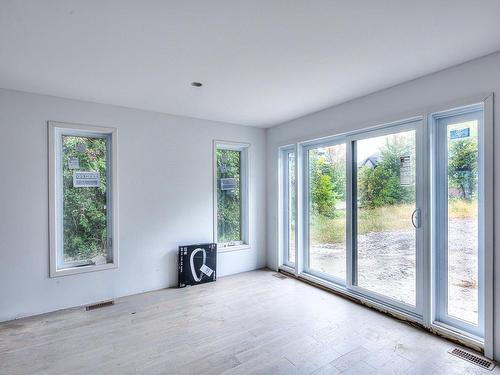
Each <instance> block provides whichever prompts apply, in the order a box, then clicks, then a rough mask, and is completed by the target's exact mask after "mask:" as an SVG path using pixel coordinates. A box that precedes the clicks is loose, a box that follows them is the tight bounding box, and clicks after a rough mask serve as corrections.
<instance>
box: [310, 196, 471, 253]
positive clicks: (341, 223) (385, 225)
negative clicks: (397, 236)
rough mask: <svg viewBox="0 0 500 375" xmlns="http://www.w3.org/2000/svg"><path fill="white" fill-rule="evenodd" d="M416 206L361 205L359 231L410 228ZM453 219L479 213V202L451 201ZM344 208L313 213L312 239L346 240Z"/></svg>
mask: <svg viewBox="0 0 500 375" xmlns="http://www.w3.org/2000/svg"><path fill="white" fill-rule="evenodd" d="M413 210H414V205H404V204H403V205H394V206H385V207H377V208H372V209H370V208H360V209H359V211H358V215H359V220H358V233H359V234H367V233H372V232H383V231H388V230H392V231H393V230H405V229H409V228H411V226H412V224H411V214H412V212H413ZM448 212H449V218H450V219H467V218H473V217H475V216H476V212H477V202H476V201H472V202H467V201H463V200H453V201H450V204H449V207H448ZM345 215H346V214H345V210H338V211H337V216H336V217H335V218H330V217H325V216H321V215H313V216H311V242H312V243H313V244H334V243H342V242H344V241H345V227H346V218H345Z"/></svg>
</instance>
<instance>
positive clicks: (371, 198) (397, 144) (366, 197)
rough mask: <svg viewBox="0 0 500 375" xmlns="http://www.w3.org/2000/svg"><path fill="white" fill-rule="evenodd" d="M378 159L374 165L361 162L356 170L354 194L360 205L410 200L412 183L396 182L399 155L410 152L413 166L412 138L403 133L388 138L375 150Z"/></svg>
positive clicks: (412, 191) (398, 169)
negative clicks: (356, 177)
mask: <svg viewBox="0 0 500 375" xmlns="http://www.w3.org/2000/svg"><path fill="white" fill-rule="evenodd" d="M379 152H380V158H379V162H378V164H377V165H376V166H374V167H369V166H366V165H365V166H362V167H360V168H359V171H358V198H359V200H360V203H361V205H362V206H365V207H370V208H375V207H380V206H385V205H394V204H402V203H411V202H412V201H413V199H414V197H415V187H414V184H411V185H410V186H402V185H401V183H400V157H401V156H410V160H411V162H412V163H413V168H414V155H415V153H414V149H413V142H410V139H409V138H408V137H406V136H403V135H402V136H397V137H393V138H390V140H388V141H387V142H386V143H385V145H384V146H383V147H382V148H381V149H380V150H379ZM413 174H414V173H413Z"/></svg>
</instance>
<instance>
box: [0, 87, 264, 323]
mask: <svg viewBox="0 0 500 375" xmlns="http://www.w3.org/2000/svg"><path fill="white" fill-rule="evenodd" d="M47 120H56V121H63V122H73V123H83V124H90V125H98V126H113V127H116V128H118V152H119V156H118V172H119V180H118V189H119V196H120V202H119V215H120V216H119V220H120V249H119V250H120V257H119V261H120V267H119V269H116V270H106V271H99V272H91V273H85V274H79V275H74V276H64V277H58V278H53V279H50V278H49V277H48V275H49V268H48V267H49V250H48V175H47V173H48V172H47V171H48V167H47V165H48V162H47V152H48V150H47ZM214 138H216V139H223V140H230V141H241V142H248V143H250V144H251V146H250V166H251V170H250V236H251V239H250V241H251V249H250V250H241V251H234V252H229V253H223V254H220V255H219V258H218V275H219V276H224V275H229V274H232V273H237V272H241V271H248V270H252V269H256V268H260V267H263V266H265V264H266V252H265V230H266V228H265V222H266V220H265V190H266V186H265V162H266V158H265V156H266V149H265V130H264V129H258V128H251V127H243V126H237V125H231V124H224V123H217V122H210V121H204V120H197V119H192V118H184V117H177V116H170V115H165V114H159V113H153V112H145V111H139V110H133V109H126V108H121V107H115V106H107V105H100V104H95V103H88V102H80V101H74V100H66V99H60V98H54V97H48V96H41V95H34V94H27V93H21V92H16V91H9V90H0V321H3V320H9V319H13V318H17V317H21V316H27V315H33V314H39V313H43V312H48V311H52V310H57V309H61V308H66V307H72V306H78V305H82V304H87V303H91V302H96V301H100V300H105V299H109V298H114V297H119V296H124V295H129V294H134V293H140V292H143V291H149V290H154V289H160V288H165V287H168V286H173V285H176V283H177V268H176V267H177V264H176V254H177V247H178V245H181V244H189V243H199V242H209V241H212V233H213V223H212V221H213V210H212V202H213V199H212V197H213V195H212V194H213V193H212V140H213V139H214Z"/></svg>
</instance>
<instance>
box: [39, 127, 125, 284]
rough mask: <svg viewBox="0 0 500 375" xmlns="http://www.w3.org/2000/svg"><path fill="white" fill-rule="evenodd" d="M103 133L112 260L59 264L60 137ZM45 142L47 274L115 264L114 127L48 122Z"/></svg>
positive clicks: (72, 271)
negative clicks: (47, 234)
mask: <svg viewBox="0 0 500 375" xmlns="http://www.w3.org/2000/svg"><path fill="white" fill-rule="evenodd" d="M62 135H70V136H71V135H74V136H83V137H85V136H90V137H92V136H94V137H103V136H107V137H108V139H109V140H110V142H109V144H108V160H109V162H108V168H107V174H108V176H107V178H108V181H109V185H110V186H111V188H110V190H109V194H108V199H107V200H108V202H107V206H108V228H109V229H108V231H109V232H110V233H108V238H109V240H110V242H111V244H110V247H111V253H112V257H113V261H112V262H111V263H107V264H101V265H86V264H84V265H78V264H77V263H75V265H74V266H72V267H71V266H70V267H60V264H61V258H62V256H63V248H62V244H63V241H62V236H63V234H62V214H63V210H62V200H61V197H62V178H61V173H62V168H61V151H62V149H61V136H62ZM48 144H49V248H50V264H49V268H50V275H49V276H50V277H59V276H66V275H74V274H80V273H86V272H93V271H101V270H107V269H113V268H117V267H118V254H119V251H118V189H117V181H118V168H117V155H118V153H117V152H118V149H117V130H116V128H109V127H98V126H89V125H81V124H70V123H63V122H56V121H49V122H48Z"/></svg>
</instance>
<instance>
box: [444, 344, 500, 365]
mask: <svg viewBox="0 0 500 375" xmlns="http://www.w3.org/2000/svg"><path fill="white" fill-rule="evenodd" d="M448 353H450V354H452V355H454V356H457V357H459V358H462V359H464V360H466V361H468V362H470V363H474V364H475V365H477V366H479V367H482V368H485V369H487V370H490V371H491V370H493V369H494V368H495V363H493V362H492V361H490V360H489V359H486V358H483V357H480V356H478V355H476V354H472V353H469V352H466V351H465V350H462V349H458V348H453V349H450V350H449V351H448Z"/></svg>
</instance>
